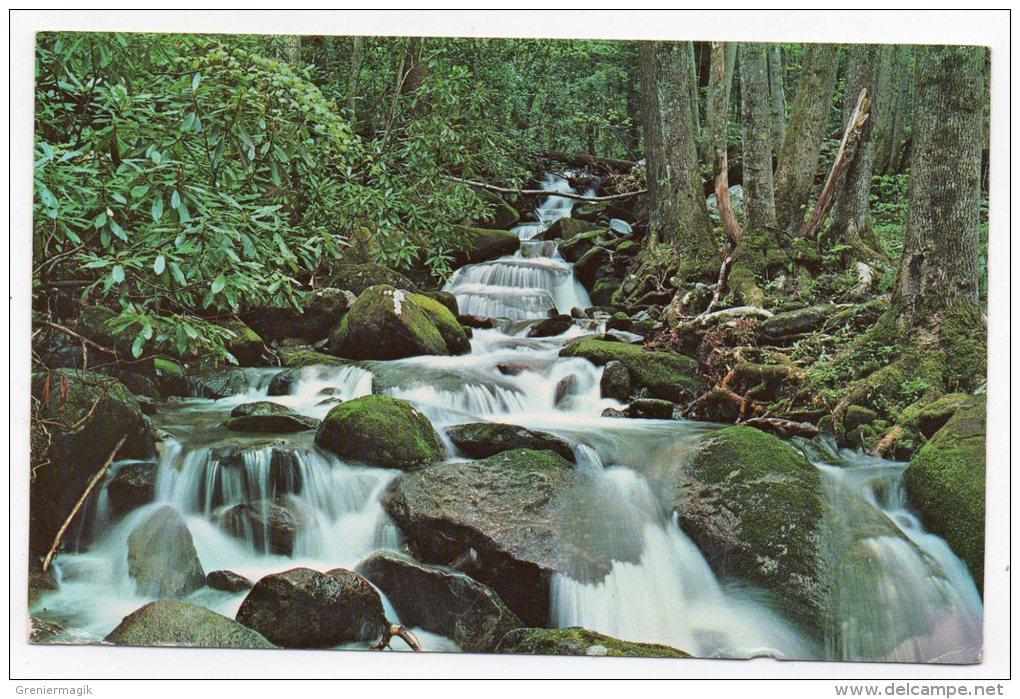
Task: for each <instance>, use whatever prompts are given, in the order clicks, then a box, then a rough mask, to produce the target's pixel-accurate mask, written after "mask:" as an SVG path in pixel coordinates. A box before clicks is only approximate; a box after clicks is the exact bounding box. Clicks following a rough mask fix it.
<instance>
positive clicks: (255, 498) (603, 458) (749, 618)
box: [33, 175, 982, 662]
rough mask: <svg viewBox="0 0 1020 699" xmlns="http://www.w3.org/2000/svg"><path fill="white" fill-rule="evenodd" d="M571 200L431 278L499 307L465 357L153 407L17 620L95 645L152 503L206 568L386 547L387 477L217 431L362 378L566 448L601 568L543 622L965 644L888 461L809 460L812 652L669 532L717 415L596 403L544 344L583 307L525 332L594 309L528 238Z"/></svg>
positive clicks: (121, 591) (250, 572) (779, 650)
mask: <svg viewBox="0 0 1020 699" xmlns="http://www.w3.org/2000/svg"><path fill="white" fill-rule="evenodd" d="M543 186H544V187H545V188H546V189H552V190H556V191H562V192H569V191H570V188H569V184H568V183H567V182H566V180H564V179H562V178H558V177H555V176H551V175H550V176H549V177H548V178H547V180H546V182H545V183H544V184H543ZM574 203H575V202H574V201H573V200H571V199H568V198H565V197H559V196H553V197H549V198H548V199H547V200H546V201H545V202H543V204H542V205H541V206H540V207H539V208H538V209H537V210H536V218H537V220H536V221H535V222H533V223H524V224H521V225H520V226H518V227H517V228H516V229H515V230H516V232H517V234H518V237H519V238H520V239H521V248H520V250H519V251H518V252H517V253H516V254H514V255H508V256H506V257H502V258H500V259H498V260H493V261H491V262H485V263H481V264H473V265H468V266H466V267H464V268H462V269H460V270H458V271H457V272H456V273H455V274H454V275H453V277H452V278H451V279H450V282H449V283H448V284H447V286H446V289H447V290H448V291H450V292H452V293H453V294H455V295H456V297H457V299H458V303H459V305H460V309H461V311H462V312H464V313H473V314H479V315H485V316H489V317H493V318H495V319H496V320H497V325H498V327H497V328H496V329H487V330H480V329H479V330H475V332H474V335H473V338H472V351H471V353H470V354H467V355H463V356H456V357H413V358H409V359H403V360H397V361H389V362H360V363H356V364H348V365H345V366H340V367H309V368H306V369H303V370H301V372H300V376H299V378H298V380H297V381H296V382H294V383H293V385H292V386H291V389H290V392H289V394H288V395H281V396H269V395H268V385H269V380H270V378H271V377H272V375H273V374H274V373H275V371H277V370H270V369H262V370H250V371H249V372H248V375H249V379H250V389H249V390H248V391H246V392H245V393H244V394H242V395H238V396H233V397H231V398H225V399H222V400H218V401H210V400H199V399H189V400H185V401H181V402H179V403H171V404H167V405H164V406H161V408H160V410H159V411H158V412H157V414H156V415H155V416H154V418H153V419H154V422H155V423H156V426H157V427H159V428H160V429H162V430H164V431H165V432H166V433H168V434H169V435H172V436H171V437H167V438H165V439H164V441H163V443H162V444H161V454H160V460H159V464H158V467H157V479H156V494H155V498H154V502H153V503H151V504H148V505H144V506H142V507H139V508H137V509H135V510H133V511H131V512H129V513H128V514H126V515H124V516H123V517H121V518H120V519H117V518H116V517H115V516H114V515H113V514H112V513H111V511H110V508H109V506H108V498H107V492H106V490H105V488H104V489H103V490H102V491H100V492H99V494H98V497H97V498H95V499H94V500H95V501H94V502H91V501H90V504H89V509H88V511H87V512H86V513H85V518H86V519H87V524H86V525H85V526H83V527H82V529H81V532H82V533H81V541H80V543H81V545H82V546H81V548H80V550H79V551H78V552H76V553H64V554H61V555H59V556H58V557H57V558H56V561H55V564H54V569H55V572H56V576H57V579H58V581H59V589H58V590H56V591H54V592H51V593H47V594H44V595H43V596H42V597H41V598H40V600H39V601H38V602H37V604H36V607H35V608H34V609H33V614H35V615H37V616H42V617H44V618H49V619H51V620H54V621H56V622H58V623H60V624H62V625H64V626H66V627H67V628H69V629H75V633H76V634H79V636H77V637H75V638H79V637H80V636H84V637H85V638H88V639H91V640H93V641H94V640H98V639H101V638H102V637H103V636H104V635H105V634H107V633H108V632H109V631H110V630H111V629H112V628H113V627H114V626H116V625H117V623H119V622H120V620H121V619H122V618H123V617H124V616H126V615H127V614H129V613H130V612H132V611H134V610H136V609H137V608H138V607H140V606H141V605H142V604H144V603H145V602H147V601H149V600H148V599H147V598H145V597H144V596H143V595H140V594H138V592H137V591H136V589H135V586H134V583H133V581H132V580H131V578H130V577H129V576H128V574H127V561H126V557H127V538H128V535H129V534H130V532H131V531H132V530H133V529H134V527H135V526H137V525H138V524H139V523H140V522H142V521H144V520H145V519H146V517H147V516H148V515H149V514H150V513H151V512H152V511H153V510H154V509H156V508H158V507H161V506H166V505H169V506H171V507H173V508H174V509H176V510H177V511H178V512H179V513H180V514H181V515H182V516H183V517H184V521H185V523H186V524H187V526H188V529H189V530H190V532H191V534H192V537H193V539H194V542H195V546H196V549H197V551H198V554H199V558H200V560H201V562H202V566H203V568H204V569H205V570H206V571H207V572H208V571H212V570H219V569H229V570H232V571H234V572H236V573H239V574H241V575H244V576H246V577H248V578H250V579H253V580H255V579H258V578H260V577H262V576H263V575H266V574H268V573H272V572H278V571H282V570H287V569H289V568H293V567H296V566H301V565H303V566H307V567H310V568H313V569H316V570H329V569H332V568H335V567H338V566H342V567H348V568H350V567H354V566H355V565H356V564H357V563H358V562H359V561H361V560H362V559H364V558H365V557H366V556H368V555H370V554H371V553H373V552H374V551H377V550H380V549H398V548H399V547H400V545H401V543H402V542H401V537H400V533H399V531H398V530H397V529H396V527H395V526H394V524H393V523H392V522H391V521H390V519H389V517H388V516H387V514H386V512H385V511H384V509H383V507H382V504H381V502H380V499H381V496H382V493H383V492H384V490H385V489H386V487H387V486H388V484H389V483H390V482H391V481H392V480H393V479H394V478H396V477H398V475H399V474H398V473H397V472H394V471H391V470H386V469H380V468H372V467H367V466H364V465H360V464H354V463H345V462H343V461H341V460H339V459H337V458H336V457H335V456H333V455H331V454H328V453H325V452H323V451H320V450H319V449H318V448H317V447H316V446H315V445H314V443H313V440H312V436H311V434H310V433H303V434H301V433H299V434H297V435H281V436H277V435H274V436H273V437H271V438H269V437H265V436H258V437H256V436H253V435H244V434H239V433H230V432H228V431H227V430H225V429H223V428H222V426H221V423H222V421H223V420H224V419H225V418H226V416H227V415H228V413H229V411H230V410H231V408H233V407H234V406H236V405H239V404H242V403H247V402H251V401H254V400H270V401H274V402H276V403H280V404H282V405H285V406H288V407H290V408H292V409H294V410H296V411H298V412H300V413H302V414H304V415H308V416H311V417H316V418H322V417H324V416H325V415H326V413H327V412H328V411H329V410H330V408H331V407H332V406H333V405H334V404H335V402H336V401H337V400H350V399H352V398H356V397H358V396H363V395H367V394H370V393H373V392H375V393H385V394H389V395H392V396H396V397H399V398H403V399H405V400H408V401H411V402H412V403H413V404H415V406H416V407H417V408H418V409H419V410H421V411H422V412H423V413H425V414H426V415H427V416H428V417H429V419H430V420H432V421H433V423H434V424H435V425H436V427H437V428H438V429H439V430H440V432H442V428H443V427H446V426H450V425H454V424H461V423H465V422H473V421H478V420H493V421H499V422H511V423H516V424H520V425H523V426H525V427H532V428H536V429H542V430H546V431H550V432H553V433H555V434H557V435H559V436H561V437H563V438H565V439H567V440H569V441H570V442H571V443H572V444H573V445H574V450H575V456H576V460H577V466H576V468H577V470H578V474H577V476H578V478H577V479H576V480H577V485H576V488H577V492H576V493H575V495H576V506H575V507H573V509H572V510H571V511H570V512H568V513H567V515H565V517H564V521H563V522H561V523H560V525H561V530H562V532H563V535H564V536H567V537H570V540H571V542H572V543H573V542H579V543H578V545H579V546H582V547H588V549H587V551H586V552H587V553H592V554H594V553H597V554H599V556H600V557H601V559H602V560H611V561H612V565H611V567H610V569H609V572H608V574H604V575H602V576H601V577H599V578H597V579H592V578H591V577H590V576H586V575H584V572H585V571H583V570H578V571H573V570H571V574H570V575H567V574H557V575H555V576H554V578H553V581H552V589H551V595H552V598H551V600H550V602H551V605H550V608H551V618H550V622H551V623H552V624H554V625H558V626H567V625H581V626H585V627H587V628H591V629H593V630H596V631H600V632H603V633H606V634H609V635H612V636H617V637H621V638H624V639H627V640H634V641H645V642H658V643H666V644H670V645H673V646H676V647H678V648H681V649H683V650H686V651H688V652H691V653H693V654H695V655H700V656H714V657H749V656H755V655H773V656H776V657H784V658H819V657H820V658H833V659H853V660H905V661H920V660H942V661H950V662H952V661H967V660H973V659H975V658H976V657H978V654H979V653H980V647H981V614H982V606H981V600H980V597H979V595H978V593H977V591H976V589H975V588H974V584H973V582H972V581H971V579H970V577H969V575H968V574H967V571H966V569H965V568H964V566H963V564H962V563H961V562H960V561H959V559H958V558H956V556H954V555H953V554H952V552H951V551H950V550H949V549H948V547H947V546H946V544H945V542H944V541H942V540H941V539H939V538H938V537H935V536H933V535H931V534H928V533H926V532H925V531H924V530H923V529H922V527H921V526H920V524H919V522H918V520H917V519H916V517H914V515H913V514H911V513H910V512H909V510H908V509H907V508H906V506H905V505H904V501H903V496H902V471H903V465H902V464H893V463H891V462H886V461H880V460H875V459H863V458H859V457H848V456H847V455H846V454H840V455H836V454H829V455H828V456H827V457H826V458H825V459H822V460H819V461H818V463H817V467H818V468H819V469H820V471H821V474H822V481H823V484H824V486H825V492H826V494H827V496H828V500H829V504H830V510H831V517H829V518H828V519H829V520H830V521H829V523H828V525H827V528H826V536H827V542H826V543H827V546H828V548H829V549H831V550H832V551H833V552H837V553H838V555H835V556H834V557H833V559H834V560H833V564H832V571H831V575H832V578H833V580H832V584H831V588H832V594H831V600H830V603H829V607H830V616H831V619H830V621H829V624H828V633H827V634H826V638H825V640H824V643H823V644H821V645H819V644H818V643H817V642H815V641H813V640H811V639H809V638H807V637H806V636H805V635H804V634H803V633H801V632H800V631H799V630H798V629H796V628H795V627H794V626H792V625H791V624H790V623H788V622H787V621H786V620H784V619H783V618H782V617H781V616H780V615H779V614H777V613H776V612H775V611H773V609H772V608H771V606H770V603H769V600H768V596H767V595H765V594H764V593H761V591H756V590H747V589H746V588H741V587H738V586H736V585H735V584H734V582H733V581H729V580H720V579H719V578H718V577H717V576H716V575H715V574H714V572H713V571H712V569H711V568H710V566H709V564H708V563H707V562H706V560H705V557H704V556H703V555H702V554H701V552H700V551H699V550H698V548H697V547H696V546H695V545H694V543H693V542H692V541H691V539H689V538H688V537H687V536H686V535H685V534H684V532H683V531H682V530H681V528H680V526H679V524H678V522H677V518H676V516H675V515H674V514H673V513H672V503H671V501H670V498H671V493H672V488H673V482H674V476H675V474H676V470H677V468H679V465H680V464H682V463H683V462H684V460H685V457H686V454H687V453H688V452H689V450H690V449H692V448H693V447H694V446H695V445H696V444H697V442H698V440H699V439H700V437H701V436H703V435H704V434H705V433H706V432H708V431H710V430H712V429H714V427H712V426H709V425H706V424H702V423H692V422H686V421H663V420H620V419H612V418H603V417H601V415H602V412H603V411H604V410H605V409H606V408H616V409H621V408H623V407H624V406H623V405H621V404H620V403H618V402H617V401H614V400H612V399H606V398H602V396H601V392H600V389H599V384H600V379H601V376H602V369H601V368H599V367H595V366H593V365H592V364H590V363H588V362H587V361H585V360H582V359H576V358H561V357H559V356H558V353H559V350H560V348H561V347H562V346H563V344H564V343H565V342H566V341H567V340H569V339H570V338H572V337H576V336H578V335H580V334H582V333H584V332H591V331H593V330H596V329H597V328H596V326H597V325H598V321H596V322H595V323H594V324H592V322H591V321H589V322H588V324H587V325H585V324H584V321H581V320H578V321H576V323H575V325H574V326H573V327H571V328H569V329H568V330H567V331H566V332H565V333H563V334H561V335H559V336H557V337H547V338H530V337H527V332H528V330H529V328H530V327H531V326H532V325H533V324H534V323H535V322H536V321H538V320H539V319H541V318H544V317H546V316H547V315H548V314H549V312H550V311H551V310H554V311H556V312H560V313H566V312H569V311H570V309H571V308H573V307H574V306H578V307H582V308H584V307H588V306H589V305H590V303H589V299H588V296H587V293H586V292H585V290H584V288H583V287H582V286H581V285H580V284H579V283H578V282H577V281H576V279H575V278H574V275H573V266H572V265H571V264H570V263H568V262H566V261H565V260H563V259H562V258H561V257H560V255H559V252H558V250H557V243H556V242H554V241H543V240H540V239H537V236H539V235H540V234H541V233H542V232H544V231H545V230H546V229H547V228H548V227H549V226H550V225H551V224H552V223H553V222H554V221H556V220H557V219H558V218H561V217H563V216H568V215H570V212H571V209H572V207H573V205H574ZM601 322H603V323H604V319H601ZM635 337H636V336H635ZM451 450H452V447H451ZM451 453H452V451H451ZM816 456H817V454H816ZM828 462H837V463H838V465H832V463H828ZM123 465H126V464H115V465H114V470H113V472H114V473H115V472H116V469H117V468H120V467H121V466H123ZM275 507H283V508H285V509H286V510H287V513H288V515H287V516H288V517H289V518H290V520H291V521H292V522H293V524H294V532H293V537H292V538H290V539H288V540H287V541H286V542H285V543H286V546H282V545H281V544H280V542H279V541H274V540H273V536H274V532H273V531H271V526H270V520H271V519H272V515H273V514H274V513H275V512H276V510H273V509H272V508H275ZM238 508H240V509H238ZM581 558H584V557H581ZM579 565H580V566H582V567H583V562H582V563H579ZM575 573H576V574H575ZM243 598H244V593H228V592H222V591H217V590H212V589H210V588H203V589H201V590H199V591H197V592H194V593H192V594H191V595H190V596H189V597H188V599H189V600H190V601H193V602H196V603H198V604H202V605H204V606H207V607H209V608H210V609H213V610H214V611H217V612H220V613H222V614H225V615H227V616H231V617H232V616H234V614H235V613H236V611H237V608H238V607H239V605H240V604H241V601H242V600H243ZM383 602H384V605H385V606H386V608H387V613H388V614H389V617H390V619H391V620H393V621H398V619H397V616H396V614H395V612H394V610H393V608H392V606H391V605H390V603H389V601H388V600H386V599H385V597H384V600H383ZM415 632H416V633H417V634H418V636H419V637H420V638H421V640H422V641H423V642H424V645H425V648H427V649H434V650H456V649H457V648H456V645H455V644H454V643H453V642H452V641H450V640H449V639H445V638H442V637H440V636H436V635H435V634H430V633H426V632H423V631H421V630H420V629H416V630H415ZM65 640H72V639H71V638H70V637H67V638H66V639H65ZM395 647H400V646H399V645H397V646H395Z"/></svg>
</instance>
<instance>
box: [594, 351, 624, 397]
mask: <svg viewBox="0 0 1020 699" xmlns="http://www.w3.org/2000/svg"><path fill="white" fill-rule="evenodd" d="M599 390H600V391H601V392H602V397H603V398H612V399H614V400H618V401H621V402H626V401H627V399H628V398H630V371H628V370H627V367H626V366H625V365H624V364H623V362H620V361H617V360H615V359H614V360H613V361H611V362H609V363H607V364H606V366H605V368H604V369H603V370H602V379H601V380H600V381H599Z"/></svg>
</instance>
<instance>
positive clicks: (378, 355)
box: [329, 285, 463, 359]
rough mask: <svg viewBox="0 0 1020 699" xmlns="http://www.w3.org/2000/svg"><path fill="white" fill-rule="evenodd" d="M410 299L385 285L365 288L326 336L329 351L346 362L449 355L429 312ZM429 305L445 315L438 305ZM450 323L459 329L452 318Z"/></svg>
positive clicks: (409, 295)
mask: <svg viewBox="0 0 1020 699" xmlns="http://www.w3.org/2000/svg"><path fill="white" fill-rule="evenodd" d="M411 296H413V294H407V293H405V292H403V291H400V290H398V289H395V288H394V287H392V286H387V285H381V286H373V287H370V288H369V289H367V290H366V291H365V292H364V293H362V294H361V296H359V297H358V300H357V301H355V302H354V305H353V306H351V310H350V311H348V313H347V315H345V316H344V318H343V320H342V321H341V322H340V325H339V326H338V327H337V329H336V331H335V332H334V333H333V335H332V336H331V337H330V340H329V351H330V352H331V353H333V354H335V355H337V356H340V357H346V358H348V359H401V358H403V357H414V356H417V355H422V354H440V355H445V354H449V353H450V352H449V349H448V345H447V341H446V339H445V338H444V337H443V334H442V333H441V332H440V331H439V329H438V328H437V327H436V324H435V322H433V320H432V317H431V315H432V314H431V312H426V310H425V309H423V308H422V307H421V306H420V305H419V304H418V303H415V301H414V300H413V299H412V298H411ZM429 301H431V299H429ZM432 303H433V304H435V306H438V307H439V308H440V309H442V311H443V312H445V313H447V314H449V311H447V310H446V308H444V307H443V306H442V304H439V303H437V302H435V301H432ZM451 320H453V322H454V325H456V327H457V330H460V326H459V325H457V324H456V320H455V319H453V318H452V316H451ZM461 333H462V334H463V331H461Z"/></svg>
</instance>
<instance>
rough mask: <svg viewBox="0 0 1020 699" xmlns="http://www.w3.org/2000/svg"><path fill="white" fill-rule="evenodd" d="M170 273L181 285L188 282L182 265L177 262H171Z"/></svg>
mask: <svg viewBox="0 0 1020 699" xmlns="http://www.w3.org/2000/svg"><path fill="white" fill-rule="evenodd" d="M170 274H172V275H174V279H176V280H177V283H178V284H180V285H181V286H184V285H186V284H187V283H188V280H187V278H185V276H184V272H182V271H181V268H180V266H179V265H178V264H177V263H176V262H171V263H170Z"/></svg>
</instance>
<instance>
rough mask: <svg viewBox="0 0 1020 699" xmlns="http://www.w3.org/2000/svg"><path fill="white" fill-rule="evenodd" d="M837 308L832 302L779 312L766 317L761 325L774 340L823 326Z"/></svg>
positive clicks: (801, 333)
mask: <svg viewBox="0 0 1020 699" xmlns="http://www.w3.org/2000/svg"><path fill="white" fill-rule="evenodd" d="M836 310H837V308H836V306H834V305H832V304H822V305H819V306H809V307H808V308H801V309H798V310H796V311H787V312H786V313H777V314H776V315H774V316H772V317H771V318H766V319H765V322H764V323H762V326H761V327H762V331H763V332H764V333H765V335H766V336H767V337H769V338H771V339H773V340H780V339H785V338H788V337H792V336H794V335H803V334H804V333H809V332H811V331H812V330H814V329H816V328H818V327H819V326H821V325H822V323H824V322H825V321H826V320H828V319H829V318H830V317H831V316H832V315H833V313H835V312H836Z"/></svg>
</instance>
